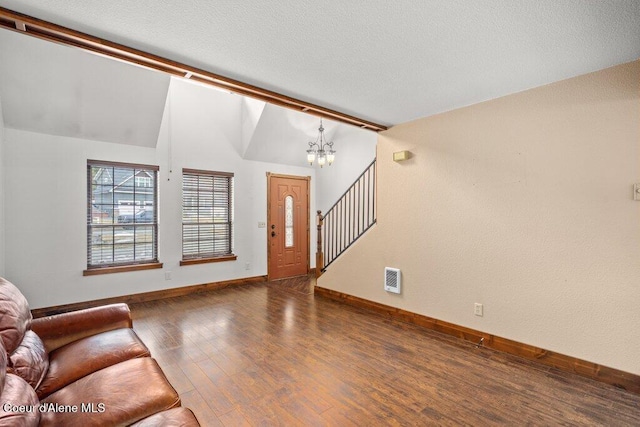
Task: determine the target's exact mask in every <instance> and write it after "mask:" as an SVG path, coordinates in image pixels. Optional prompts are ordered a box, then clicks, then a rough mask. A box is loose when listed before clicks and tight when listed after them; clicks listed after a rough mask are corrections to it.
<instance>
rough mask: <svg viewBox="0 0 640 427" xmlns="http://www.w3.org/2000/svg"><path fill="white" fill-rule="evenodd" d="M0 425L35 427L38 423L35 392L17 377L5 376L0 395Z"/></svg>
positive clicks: (38, 412) (38, 415)
mask: <svg viewBox="0 0 640 427" xmlns="http://www.w3.org/2000/svg"><path fill="white" fill-rule="evenodd" d="M0 403H1V404H0V425H2V426H21V427H31V426H37V425H38V422H39V421H40V411H39V407H38V405H39V402H38V396H36V392H35V391H33V388H31V386H30V385H29V384H27V382H26V381H25V380H23V379H22V378H20V377H19V376H17V375H13V374H7V376H6V378H5V383H4V389H3V390H2V394H0Z"/></svg>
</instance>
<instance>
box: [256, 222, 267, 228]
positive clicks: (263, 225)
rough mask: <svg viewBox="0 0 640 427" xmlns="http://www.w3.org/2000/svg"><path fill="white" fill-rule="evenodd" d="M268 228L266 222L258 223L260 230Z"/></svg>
mask: <svg viewBox="0 0 640 427" xmlns="http://www.w3.org/2000/svg"><path fill="white" fill-rule="evenodd" d="M266 226H267V223H266V222H263V221H260V222H259V223H258V228H265V227H266Z"/></svg>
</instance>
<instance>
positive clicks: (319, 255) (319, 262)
mask: <svg viewBox="0 0 640 427" xmlns="http://www.w3.org/2000/svg"><path fill="white" fill-rule="evenodd" d="M322 222H323V221H322V211H318V215H317V217H316V225H317V228H318V246H317V248H316V279H317V278H318V277H320V276H321V275H322V268H323V267H324V253H323V252H322Z"/></svg>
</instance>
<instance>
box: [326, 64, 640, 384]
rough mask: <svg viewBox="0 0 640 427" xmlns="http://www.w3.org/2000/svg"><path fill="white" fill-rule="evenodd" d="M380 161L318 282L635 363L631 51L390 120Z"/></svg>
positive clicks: (635, 121) (606, 360)
mask: <svg viewBox="0 0 640 427" xmlns="http://www.w3.org/2000/svg"><path fill="white" fill-rule="evenodd" d="M400 150H409V151H411V152H412V153H413V157H412V158H411V159H410V160H408V161H405V162H401V163H394V162H393V160H392V155H393V152H395V151H400ZM378 172H379V179H378V199H377V200H378V223H377V226H376V227H374V228H373V229H372V230H371V231H370V232H368V233H367V234H366V235H365V236H363V237H362V239H361V240H359V241H358V243H357V244H356V245H354V246H352V247H351V248H350V249H349V250H348V251H347V252H346V253H345V254H344V255H343V256H342V257H340V258H338V260H337V261H336V262H335V263H333V264H332V265H331V267H330V268H329V269H328V270H327V272H326V273H325V274H324V275H323V276H322V277H320V279H319V281H318V284H319V285H320V286H322V287H326V288H330V289H334V290H337V291H340V292H343V293H346V294H350V295H355V296H358V297H361V298H364V299H367V300H372V301H376V302H380V303H382V304H386V305H391V306H394V307H398V308H401V309H404V310H407V311H411V312H414V313H419V314H423V315H426V316H430V317H433V318H436V319H440V320H444V321H447V322H451V323H454V324H458V325H462V326H466V327H470V328H473V329H476V330H479V331H483V332H486V333H490V334H494V335H497V336H501V337H505V338H509V339H513V340H515V341H519V342H522V343H527V344H531V345H534V346H537V347H540V348H544V349H547V350H551V351H555V352H558V353H562V354H566V355H569V356H573V357H577V358H580V359H583V360H587V361H590V362H594V363H598V364H601V365H604V366H610V367H612V368H616V369H620V370H622V371H626V372H630V373H634V374H640V357H638V353H639V351H640V333H638V325H640V310H639V309H638V301H640V202H638V201H634V200H633V196H632V192H633V191H632V189H633V184H634V183H636V182H640V61H636V62H633V63H630V64H624V65H620V66H618V67H613V68H610V69H606V70H603V71H599V72H597V73H592V74H588V75H585V76H580V77H576V78H574V79H569V80H566V81H562V82H558V83H555V84H552V85H548V86H544V87H540V88H536V89H532V90H529V91H526V92H522V93H519V94H514V95H510V96H507V97H504V98H500V99H496V100H493V101H488V102H485V103H482V104H478V105H473V106H470V107H466V108H462V109H459V110H455V111H451V112H447V113H444V114H440V115H437V116H433V117H428V118H424V119H420V120H416V121H414V122H410V123H406V124H402V125H398V126H395V127H393V128H391V129H389V130H388V131H386V132H382V133H381V134H380V138H379V141H378ZM386 266H389V267H398V268H400V269H401V270H402V287H403V289H402V294H400V295H395V294H389V293H386V292H385V291H384V289H383V271H384V267H386ZM476 302H477V303H482V304H484V316H483V317H478V316H474V314H473V307H474V303H476Z"/></svg>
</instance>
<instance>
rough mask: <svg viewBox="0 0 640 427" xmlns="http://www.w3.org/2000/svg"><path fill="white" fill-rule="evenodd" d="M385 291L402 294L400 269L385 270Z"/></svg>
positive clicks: (389, 268)
mask: <svg viewBox="0 0 640 427" xmlns="http://www.w3.org/2000/svg"><path fill="white" fill-rule="evenodd" d="M384 290H385V291H387V292H393V293H395V294H399V293H400V269H398V268H391V267H385V268H384Z"/></svg>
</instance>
